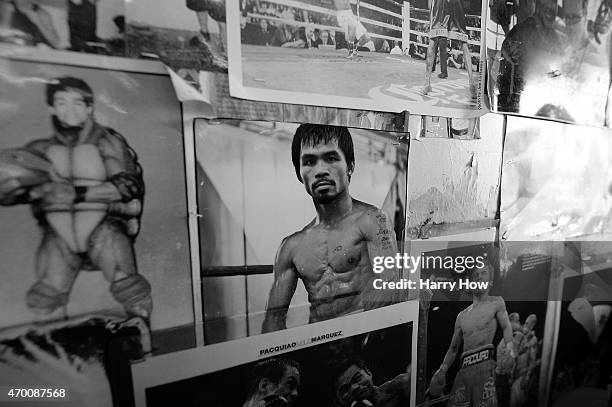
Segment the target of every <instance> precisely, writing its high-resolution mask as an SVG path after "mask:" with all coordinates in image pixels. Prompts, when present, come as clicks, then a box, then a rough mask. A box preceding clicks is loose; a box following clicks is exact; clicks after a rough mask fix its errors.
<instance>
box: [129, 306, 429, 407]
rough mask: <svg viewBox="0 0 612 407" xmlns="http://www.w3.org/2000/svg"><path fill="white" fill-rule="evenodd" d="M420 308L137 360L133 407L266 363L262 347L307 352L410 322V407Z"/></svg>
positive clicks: (394, 309) (382, 310) (379, 312)
mask: <svg viewBox="0 0 612 407" xmlns="http://www.w3.org/2000/svg"><path fill="white" fill-rule="evenodd" d="M418 308H419V306H418V301H408V302H403V303H400V304H395V305H390V306H388V307H382V308H378V309H375V310H372V311H368V312H363V313H359V314H353V315H347V316H345V317H341V318H335V319H332V320H328V321H323V322H319V323H316V324H310V325H303V326H299V327H296V328H291V329H286V330H282V331H276V332H271V333H268V334H262V335H257V336H252V337H248V338H243V339H238V340H234V341H229V342H223V343H218V344H214V345H209V346H204V347H200V348H193V349H189V350H185V351H180V352H175V353H169V354H166V355H161V356H156V357H152V358H149V359H147V360H144V361H142V362H135V363H134V364H133V365H132V379H133V380H132V381H133V386H134V399H135V405H136V406H137V407H140V406H146V390H147V389H148V388H151V387H155V386H159V385H163V384H167V383H172V382H176V381H179V380H185V379H189V378H192V377H196V376H201V375H205V374H208V373H213V372H217V371H219V370H223V369H227V368H231V367H234V366H238V365H241V364H246V363H249V362H253V361H257V360H259V359H262V356H261V355H262V352H261V350H262V349H269V348H273V347H274V346H275V345H285V344H287V343H292V342H297V343H301V345H300V346H301V348H306V347H310V346H314V345H319V344H322V343H326V342H331V341H334V340H337V339H339V338H337V337H331V338H328V339H324V340H321V341H317V342H316V343H309V342H310V339H311V338H313V337H317V336H320V335H324V334H329V333H336V332H338V331H341V334H340V338H347V337H351V336H354V335H359V334H362V333H367V332H371V331H375V330H379V329H384V328H389V327H393V326H396V325H400V324H405V323H409V322H412V324H413V327H412V350H411V352H412V353H411V355H412V366H411V369H412V370H411V377H412V378H413V379H412V383H411V395H410V397H411V400H410V404H411V405H414V403H415V391H416V363H415V361H416V349H417V348H416V345H417V329H416V327H417V323H418V321H417V318H418ZM330 336H331V335H330ZM283 348H284V347H283V346H280V349H283ZM296 349H298V348H296V347H291V348H288V349H284V350H279V351H278V352H275V353H274V354H270V353H269V352H266V353H265V357H269V356H275V355H281V354H284V353H287V352H292V351H295V350H296Z"/></svg>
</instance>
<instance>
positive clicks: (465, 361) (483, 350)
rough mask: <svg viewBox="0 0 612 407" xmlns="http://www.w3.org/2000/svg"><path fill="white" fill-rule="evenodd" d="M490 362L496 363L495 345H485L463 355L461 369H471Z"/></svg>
mask: <svg viewBox="0 0 612 407" xmlns="http://www.w3.org/2000/svg"><path fill="white" fill-rule="evenodd" d="M488 360H492V361H495V348H494V347H493V345H483V346H480V347H478V348H476V349H471V350H469V351H467V352H463V353H462V354H461V368H464V367H470V366H474V365H477V364H479V363H483V362H486V361H488Z"/></svg>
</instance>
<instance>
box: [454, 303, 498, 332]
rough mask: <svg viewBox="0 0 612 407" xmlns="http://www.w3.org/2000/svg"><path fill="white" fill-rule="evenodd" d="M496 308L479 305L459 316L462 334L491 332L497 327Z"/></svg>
mask: <svg viewBox="0 0 612 407" xmlns="http://www.w3.org/2000/svg"><path fill="white" fill-rule="evenodd" d="M495 313H496V309H495V307H493V306H480V307H475V308H472V309H469V310H467V311H466V312H464V314H463V317H462V318H461V329H462V331H463V334H464V336H470V335H485V334H487V333H490V332H491V331H492V332H493V334H494V333H495V330H496V329H497V320H496V318H495Z"/></svg>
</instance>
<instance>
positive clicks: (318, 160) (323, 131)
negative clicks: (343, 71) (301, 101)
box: [262, 124, 402, 332]
mask: <svg viewBox="0 0 612 407" xmlns="http://www.w3.org/2000/svg"><path fill="white" fill-rule="evenodd" d="M292 150H293V159H294V165H295V168H296V174H297V176H298V179H299V180H300V181H301V182H303V183H304V186H305V188H306V191H307V193H308V194H309V195H310V196H312V199H313V203H314V205H315V209H316V211H317V217H316V218H315V219H314V220H313V221H312V222H310V223H309V224H308V225H307V226H306V227H304V228H303V229H302V230H301V231H299V232H296V233H294V234H292V235H291V236H289V237H287V238H285V239H284V240H283V242H282V243H281V246H280V248H279V250H278V253H277V256H276V260H275V264H274V283H273V285H272V289H271V290H270V296H269V299H268V304H267V307H266V317H265V320H264V323H263V328H262V330H263V332H270V331H274V330H279V329H284V328H286V317H287V310H288V308H289V304H290V302H291V298H292V297H293V294H294V293H295V289H296V287H297V282H298V279H301V280H302V282H303V283H304V287H305V288H306V291H307V292H308V300H309V302H310V318H309V320H310V322H316V321H322V320H326V319H330V318H335V317H338V316H341V315H346V314H349V313H353V312H358V311H363V310H367V309H371V308H375V307H379V306H384V305H388V304H391V303H393V302H396V301H399V300H401V299H402V298H401V294H398V291H397V290H374V289H373V280H374V279H375V278H381V279H383V280H385V281H398V280H399V278H400V276H399V273H398V271H397V270H396V269H391V270H386V271H385V272H383V273H382V274H380V275H377V274H375V273H374V272H373V270H372V263H371V259H373V258H374V257H376V256H391V257H395V256H396V254H397V243H396V238H395V233H394V231H393V229H392V227H391V225H390V222H389V220H388V218H387V216H386V215H385V214H384V213H383V212H382V211H381V210H379V209H377V208H375V207H374V206H372V205H369V204H366V203H364V202H361V201H358V200H356V199H353V198H352V197H351V196H350V194H349V191H348V186H349V182H350V177H351V175H352V172H353V169H354V153H353V144H352V140H351V136H350V133H349V132H348V129H346V128H345V127H334V126H321V125H312V124H305V125H302V126H300V127H299V128H298V130H297V131H296V135H295V137H294V141H293V146H292Z"/></svg>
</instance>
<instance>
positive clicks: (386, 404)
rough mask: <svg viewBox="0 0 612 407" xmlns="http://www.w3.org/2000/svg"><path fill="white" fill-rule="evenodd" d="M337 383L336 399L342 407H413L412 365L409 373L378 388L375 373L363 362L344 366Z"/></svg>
mask: <svg viewBox="0 0 612 407" xmlns="http://www.w3.org/2000/svg"><path fill="white" fill-rule="evenodd" d="M337 372H338V373H337V374H336V377H335V381H334V396H335V397H336V402H337V404H338V405H339V406H341V407H372V406H376V407H401V406H408V405H410V365H408V367H407V368H406V373H401V374H399V375H397V376H395V377H394V378H393V379H392V380H389V381H388V382H385V383H383V384H381V385H380V386H375V385H374V382H373V378H372V372H371V371H370V369H369V368H368V367H367V366H366V364H365V362H364V361H362V360H361V359H356V358H354V359H347V360H346V361H344V362H343V363H341V364H340V366H339V367H338V370H337Z"/></svg>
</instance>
